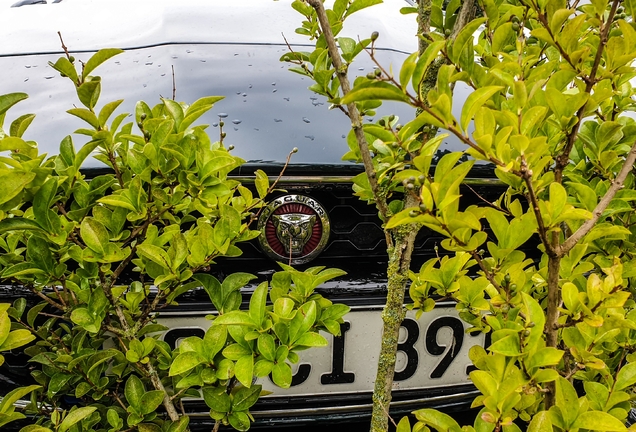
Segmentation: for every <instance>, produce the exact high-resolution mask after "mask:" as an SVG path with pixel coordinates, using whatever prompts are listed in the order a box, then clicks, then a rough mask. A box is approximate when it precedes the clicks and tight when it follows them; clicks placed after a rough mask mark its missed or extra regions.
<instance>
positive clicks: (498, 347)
mask: <svg viewBox="0 0 636 432" xmlns="http://www.w3.org/2000/svg"><path fill="white" fill-rule="evenodd" d="M488 350H489V351H491V352H494V353H499V354H503V355H505V356H508V357H515V356H518V355H521V344H520V342H519V335H518V334H516V333H515V334H509V335H508V336H504V337H503V338H501V339H499V340H497V341H496V342H494V343H493V344H492V345H490V346H489V347H488Z"/></svg>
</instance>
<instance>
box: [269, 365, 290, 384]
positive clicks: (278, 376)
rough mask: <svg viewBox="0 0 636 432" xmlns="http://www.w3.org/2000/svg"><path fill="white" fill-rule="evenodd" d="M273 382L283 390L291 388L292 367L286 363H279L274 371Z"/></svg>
mask: <svg viewBox="0 0 636 432" xmlns="http://www.w3.org/2000/svg"><path fill="white" fill-rule="evenodd" d="M272 381H274V384H276V385H277V386H279V387H281V388H289V387H290V386H291V381H292V370H291V367H290V366H289V365H288V364H287V363H285V362H278V363H276V364H275V365H274V369H272Z"/></svg>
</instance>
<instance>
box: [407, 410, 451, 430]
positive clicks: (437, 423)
mask: <svg viewBox="0 0 636 432" xmlns="http://www.w3.org/2000/svg"><path fill="white" fill-rule="evenodd" d="M413 414H415V417H416V418H417V419H418V420H419V421H421V422H423V423H424V424H426V425H430V426H433V427H434V428H435V429H437V430H438V431H448V432H455V431H460V430H461V428H460V427H459V425H458V424H457V422H456V421H455V420H454V419H453V418H452V417H451V416H449V415H448V414H444V413H443V412H440V411H437V410H434V409H429V408H426V409H421V410H417V411H414V412H413Z"/></svg>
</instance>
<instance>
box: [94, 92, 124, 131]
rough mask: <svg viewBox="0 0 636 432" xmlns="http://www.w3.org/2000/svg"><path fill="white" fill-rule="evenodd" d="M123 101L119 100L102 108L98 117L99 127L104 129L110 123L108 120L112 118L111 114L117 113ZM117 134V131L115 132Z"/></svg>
mask: <svg viewBox="0 0 636 432" xmlns="http://www.w3.org/2000/svg"><path fill="white" fill-rule="evenodd" d="M123 101H124V100H123V99H119V100H116V101H113V102H109V103H107V104H106V105H104V106H103V107H102V109H101V110H100V111H99V116H98V122H99V127H100V128H103V127H104V126H105V125H106V122H107V121H108V119H109V118H110V116H111V114H112V113H113V111H115V110H116V109H117V107H118V106H119V105H120V104H121V103H122V102H123ZM113 132H116V131H113Z"/></svg>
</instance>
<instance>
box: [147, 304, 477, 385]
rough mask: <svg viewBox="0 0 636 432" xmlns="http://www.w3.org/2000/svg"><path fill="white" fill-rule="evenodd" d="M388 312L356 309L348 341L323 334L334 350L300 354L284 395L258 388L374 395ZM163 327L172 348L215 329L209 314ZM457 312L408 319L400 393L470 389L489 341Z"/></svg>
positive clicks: (348, 323)
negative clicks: (475, 354) (475, 351)
mask: <svg viewBox="0 0 636 432" xmlns="http://www.w3.org/2000/svg"><path fill="white" fill-rule="evenodd" d="M381 312H382V307H381V306H376V307H368V306H365V307H359V308H352V310H351V312H350V313H349V314H347V315H346V316H345V322H344V324H342V325H341V332H342V335H341V336H340V337H336V338H334V337H333V336H331V335H329V334H326V333H323V336H325V337H326V338H327V340H328V341H329V346H328V347H321V348H311V349H309V350H305V351H300V352H299V353H298V354H299V356H300V362H299V363H298V364H296V365H292V370H293V373H294V376H293V379H292V385H291V387H290V388H288V389H281V388H279V387H277V386H276V385H274V384H273V383H272V382H271V380H270V379H269V378H261V379H259V381H258V383H259V384H262V386H263V389H264V390H269V391H271V392H272V396H308V395H317V394H320V395H324V394H347V393H360V392H370V391H372V390H373V383H374V380H375V374H376V367H377V362H378V356H379V352H380V340H381V335H382V319H381V316H380V314H381ZM159 322H160V323H161V324H164V325H166V326H168V327H170V330H168V331H167V332H166V333H165V334H164V336H163V339H164V340H165V341H166V342H167V343H168V344H170V345H171V346H173V347H174V346H177V345H178V344H179V341H180V340H181V339H183V338H186V337H188V336H200V337H203V334H204V332H205V330H206V329H207V328H208V327H209V326H210V323H211V322H210V321H209V320H206V319H205V317H204V315H203V313H199V314H198V316H197V315H190V316H187V315H184V314H183V313H180V314H179V315H178V316H176V315H175V316H170V315H169V314H162V316H161V319H160V320H159ZM467 327H468V326H467V325H466V324H465V323H464V322H463V321H462V320H461V319H459V317H458V315H457V311H456V310H455V308H454V307H453V306H441V307H436V308H435V309H433V310H432V311H430V312H426V313H424V314H422V316H421V317H420V319H419V320H416V319H415V313H412V312H409V313H407V317H406V319H405V320H404V322H403V323H402V327H401V328H400V338H399V345H398V355H397V364H396V367H395V370H396V372H395V377H394V383H393V386H394V389H395V390H417V389H422V390H425V389H429V388H440V387H450V386H457V385H462V384H468V383H469V381H468V373H469V372H470V371H471V370H472V364H471V362H470V360H469V359H468V350H469V349H470V348H471V347H472V346H473V345H481V346H484V340H485V338H484V335H483V334H481V333H475V334H468V333H466V332H465V330H466V328H467Z"/></svg>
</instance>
